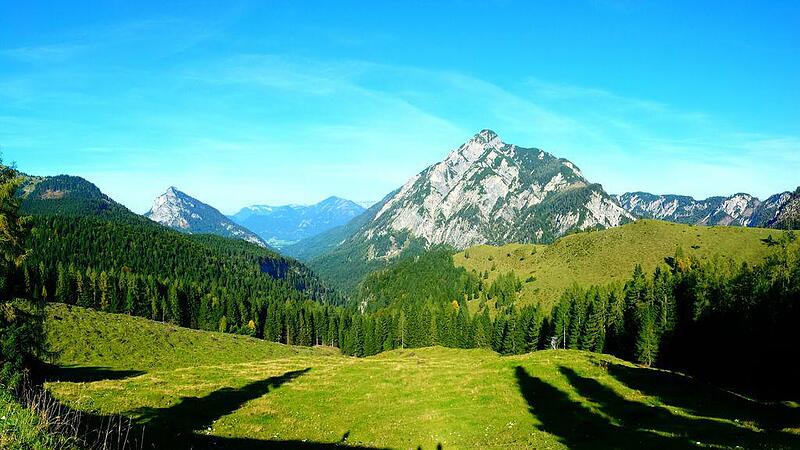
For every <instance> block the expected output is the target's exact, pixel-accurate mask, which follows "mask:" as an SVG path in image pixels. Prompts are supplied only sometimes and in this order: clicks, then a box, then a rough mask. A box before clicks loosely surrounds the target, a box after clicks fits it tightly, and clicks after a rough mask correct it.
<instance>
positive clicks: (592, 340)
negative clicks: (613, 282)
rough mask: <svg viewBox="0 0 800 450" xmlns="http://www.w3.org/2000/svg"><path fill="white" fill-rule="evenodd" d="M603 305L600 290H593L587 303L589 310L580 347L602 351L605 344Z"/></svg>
mask: <svg viewBox="0 0 800 450" xmlns="http://www.w3.org/2000/svg"><path fill="white" fill-rule="evenodd" d="M605 334H606V333H605V305H603V300H602V298H601V296H600V292H595V295H594V298H593V300H592V301H591V302H590V303H589V310H588V313H587V317H586V322H585V324H584V331H583V337H582V341H581V349H583V350H587V351H590V352H596V353H602V351H603V347H604V345H605Z"/></svg>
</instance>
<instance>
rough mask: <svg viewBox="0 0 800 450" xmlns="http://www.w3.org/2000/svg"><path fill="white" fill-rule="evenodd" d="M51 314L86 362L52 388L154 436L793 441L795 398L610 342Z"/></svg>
mask: <svg viewBox="0 0 800 450" xmlns="http://www.w3.org/2000/svg"><path fill="white" fill-rule="evenodd" d="M47 325H48V328H49V329H50V330H49V340H50V342H51V344H52V345H53V346H54V347H56V348H59V349H61V353H60V356H59V357H58V360H57V363H58V365H60V366H63V367H69V368H71V370H74V371H77V372H78V373H79V372H80V370H81V369H82V368H83V369H84V371H85V375H87V376H86V377H84V379H83V380H79V379H78V378H77V377H73V378H72V379H69V381H67V380H68V379H59V378H58V377H57V376H55V377H54V378H53V379H51V381H49V382H47V383H46V388H47V389H48V390H49V391H50V392H51V393H52V394H53V395H54V396H55V397H57V398H58V399H60V400H61V401H62V402H64V403H65V404H67V405H68V406H69V407H71V408H74V409H77V410H82V411H87V412H89V413H91V414H94V415H97V416H100V417H103V416H106V415H111V414H121V415H124V416H127V417H132V418H134V419H135V421H136V422H137V423H138V424H141V425H143V426H144V433H145V436H149V438H150V439H151V440H154V441H156V444H157V445H158V447H159V448H176V447H186V446H191V447H192V448H235V449H239V448H241V449H244V448H248V449H250V448H254V449H260V448H327V447H334V446H337V445H341V446H355V447H361V448H400V449H406V448H408V449H416V448H418V447H421V448H423V449H434V448H437V446H441V448H444V449H455V448H543V449H563V448H577V449H590V448H592V449H595V448H615V449H616V448H622V449H624V448H636V449H641V448H660V449H665V448H723V449H728V448H729V449H735V448H765V449H766V448H770V449H774V448H800V408H798V406H797V405H794V404H772V405H767V404H762V403H756V402H753V401H750V400H748V399H745V398H743V397H739V396H737V395H734V394H730V393H726V392H724V391H721V390H718V389H715V388H713V387H711V386H707V385H704V384H700V383H697V382H694V381H692V380H691V379H689V378H686V377H683V376H681V375H678V374H673V373H669V372H663V371H657V370H653V369H645V368H640V367H637V366H634V365H632V364H630V363H627V362H624V361H622V360H619V359H616V358H614V357H611V356H607V355H598V354H591V353H586V352H579V351H569V350H557V351H541V352H535V353H531V354H527V355H521V356H509V357H501V356H499V355H497V354H495V353H493V352H491V351H488V350H457V349H447V348H441V347H432V348H423V349H405V350H395V351H390V352H385V353H382V354H380V355H377V356H373V357H369V358H361V359H359V358H349V357H344V356H340V355H339V354H338V352H335V351H333V350H331V349H323V348H314V349H299V348H294V347H287V346H284V345H280V344H274V343H268V342H262V341H256V340H253V339H248V338H241V337H236V336H230V335H222V334H218V333H209V332H198V331H192V330H186V329H180V328H175V327H171V326H167V325H162V324H159V323H156V322H151V321H147V320H144V319H137V318H132V317H128V316H123V315H114V314H106V313H99V312H95V311H90V310H85V309H82V308H77V307H72V308H67V307H65V306H62V305H53V306H50V307H49V314H48V322H47ZM147 354H151V355H160V356H159V357H155V356H151V357H145V356H146V355H147ZM66 373H67V374H68V373H69V372H66ZM92 373H96V374H97V375H99V376H98V377H91V376H88V375H91V374H92ZM176 436H177V437H176Z"/></svg>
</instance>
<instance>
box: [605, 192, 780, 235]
mask: <svg viewBox="0 0 800 450" xmlns="http://www.w3.org/2000/svg"><path fill="white" fill-rule="evenodd" d="M791 196H792V194H791V193H789V192H782V193H780V194H775V195H773V196H771V197H769V198H768V199H766V200H764V201H761V200H759V199H758V198H756V197H753V196H752V195H750V194H743V193H740V194H734V195H731V196H730V197H709V198H707V199H705V200H695V199H694V198H692V197H688V196H683V195H654V194H649V193H647V192H628V193H625V194H623V195H621V196H619V198H618V200H619V202H620V204H621V205H622V206H623V207H624V208H625V209H627V210H628V211H629V212H630V213H631V214H633V215H635V216H637V217H642V218H646V219H658V220H666V221H669V222H677V223H686V224H692V225H726V226H727V225H733V226H745V227H766V226H772V225H771V223H773V222H774V220H775V218H776V216H777V214H778V213H779V211H781V210H782V208H783V207H784V205H785V204H786V203H787V202H788V201H789V199H790V198H791Z"/></svg>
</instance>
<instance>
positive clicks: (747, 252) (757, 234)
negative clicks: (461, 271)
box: [453, 220, 782, 309]
mask: <svg viewBox="0 0 800 450" xmlns="http://www.w3.org/2000/svg"><path fill="white" fill-rule="evenodd" d="M781 233H782V231H778V230H771V229H762V228H745V227H705V226H691V225H680V224H675V223H669V222H661V221H656V220H640V221H637V222H635V223H631V224H627V225H623V226H620V227H616V228H609V229H606V230H601V231H591V232H584V233H577V234H573V235H569V236H565V237H563V238H561V239H559V240H558V241H556V242H555V243H553V244H551V245H546V246H544V245H532V244H508V245H503V246H499V247H494V246H488V245H481V246H477V247H472V248H470V249H467V250H466V251H464V252H460V253H457V254H456V255H455V256H454V257H453V261H454V264H455V265H456V266H460V267H464V268H466V269H467V270H475V271H477V272H479V273H483V272H484V271H489V278H488V281H489V282H491V281H492V280H494V279H495V278H496V277H497V276H498V275H500V274H503V273H507V272H509V271H514V272H515V273H516V274H517V276H518V277H519V278H520V279H521V280H523V281H525V280H528V279H530V277H533V281H530V282H525V283H523V289H522V292H521V294H520V299H521V303H522V304H528V303H533V302H538V303H540V304H541V305H543V306H544V308H545V309H549V308H550V307H551V306H552V304H553V303H554V302H555V301H556V300H558V297H559V296H560V295H561V293H562V292H563V291H564V289H566V288H567V287H569V286H570V285H572V284H573V283H577V284H579V285H583V286H589V285H593V284H607V283H615V282H624V281H625V280H627V279H628V278H630V276H631V273H632V272H633V268H634V266H635V265H636V264H641V265H642V268H643V269H644V270H645V272H652V271H653V270H654V269H655V268H656V266H657V265H659V264H662V263H663V262H664V258H666V257H671V256H674V255H675V251H676V249H677V247H681V248H682V249H683V252H684V255H686V256H694V257H697V258H699V259H700V260H704V261H707V260H711V259H713V258H715V257H717V256H719V257H724V258H733V259H735V260H736V261H739V262H745V261H746V262H757V261H759V260H761V259H763V258H764V257H765V256H766V255H767V254H768V252H769V248H768V246H767V245H766V244H764V242H763V241H762V239H764V238H766V237H767V236H769V235H772V236H773V237H775V238H777V237H778V236H780V235H781ZM467 256H468V257H467ZM492 268H494V270H492Z"/></svg>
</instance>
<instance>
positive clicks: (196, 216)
mask: <svg viewBox="0 0 800 450" xmlns="http://www.w3.org/2000/svg"><path fill="white" fill-rule="evenodd" d="M145 217H147V218H149V219H150V220H153V221H155V222H158V223H160V224H162V225H165V226H168V227H170V228H174V229H176V230H178V231H182V232H184V233H208V234H216V235H219V236H224V237H230V238H236V239H243V240H245V241H248V242H252V243H254V244H257V245H260V246H262V247H266V243H265V242H264V241H263V240H261V239H260V238H259V237H258V236H256V235H255V234H254V233H253V232H252V231H250V230H248V229H246V228H244V227H242V226H239V225H237V224H235V223H233V222H232V221H231V220H230V219H228V218H227V217H226V216H225V215H223V214H222V213H221V212H219V211H218V210H217V209H216V208H214V207H212V206H209V205H207V204H205V203H203V202H201V201H200V200H197V199H195V198H193V197H191V196H189V195H187V194H185V193H184V192H181V191H180V190H178V188H176V187H175V186H170V187H169V188H167V190H166V191H165V192H164V193H163V194H161V195H159V196H158V197H156V199H155V200H154V201H153V207H152V208H150V211H148V212H147V213H145Z"/></svg>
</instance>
